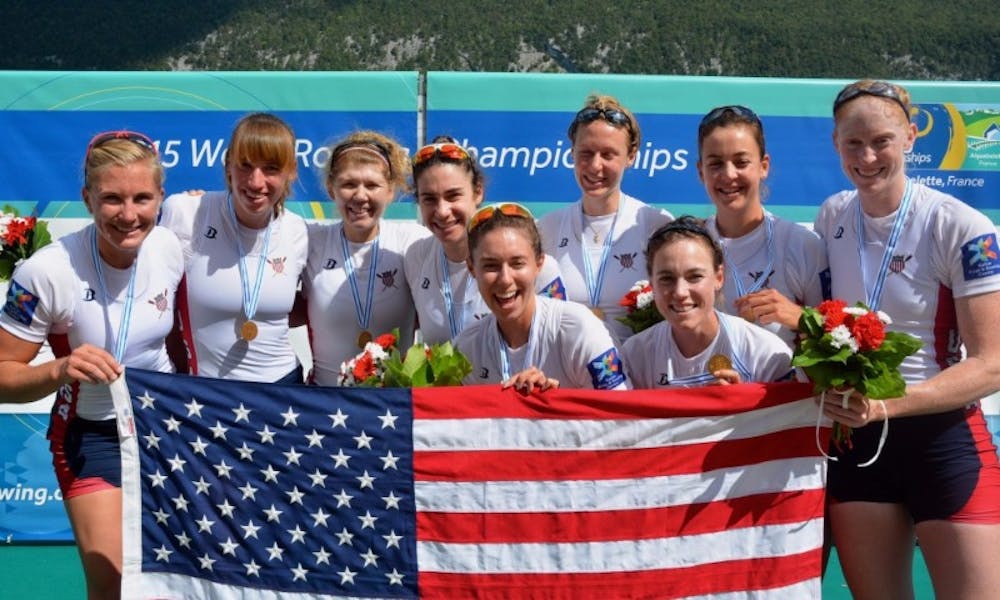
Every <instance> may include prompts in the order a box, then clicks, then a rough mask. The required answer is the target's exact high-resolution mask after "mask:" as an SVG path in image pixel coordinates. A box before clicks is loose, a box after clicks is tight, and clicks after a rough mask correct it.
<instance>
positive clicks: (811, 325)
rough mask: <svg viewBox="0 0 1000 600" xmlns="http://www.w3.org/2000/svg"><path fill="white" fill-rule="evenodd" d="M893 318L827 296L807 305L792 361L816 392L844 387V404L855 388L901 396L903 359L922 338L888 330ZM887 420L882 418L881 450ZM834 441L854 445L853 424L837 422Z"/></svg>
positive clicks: (877, 397)
mask: <svg viewBox="0 0 1000 600" xmlns="http://www.w3.org/2000/svg"><path fill="white" fill-rule="evenodd" d="M891 323H892V320H891V319H890V318H889V316H888V315H887V314H885V313H884V312H882V311H878V312H875V311H872V310H871V309H869V308H868V307H867V306H865V305H864V304H863V303H861V302H859V303H857V304H856V305H855V306H848V305H847V303H846V302H844V301H843V300H826V301H824V302H821V303H820V304H819V306H817V307H816V308H811V307H808V306H807V307H805V308H804V309H803V310H802V317H801V318H800V319H799V332H800V336H799V342H798V345H797V346H796V348H795V353H794V356H793V358H792V365H793V366H796V367H801V368H802V370H803V371H805V373H806V375H807V376H808V377H809V379H810V380H812V382H813V385H814V388H815V390H816V392H818V393H820V394H823V395H824V396H825V394H826V392H827V391H829V390H836V391H838V392H839V393H841V394H842V397H843V400H842V402H843V404H844V405H845V406H846V404H847V398H848V397H849V396H850V390H851V389H854V390H857V391H858V392H860V393H862V394H864V395H865V396H867V397H868V398H871V399H874V400H881V399H887V398H898V397H900V396H902V395H903V394H904V393H905V391H906V382H905V381H903V377H902V375H900V373H899V365H900V364H901V363H902V362H903V359H904V358H906V357H907V356H909V355H911V354H913V353H914V352H916V351H917V350H919V349H920V346H921V345H922V344H921V342H920V340H919V339H917V338H916V337H914V336H912V335H910V334H908V333H901V332H897V331H887V330H886V325H890V324H891ZM887 426H888V421H884V425H883V436H882V440H881V441H880V444H879V449H880V450H881V444H882V443H884V439H885V435H886V433H887V431H888V430H887ZM833 441H834V445H835V446H836V447H837V448H840V447H841V445H842V444H844V445H846V446H847V447H851V430H850V428H849V427H847V426H845V425H841V424H840V423H834V426H833ZM877 456H878V453H876V457H877ZM873 461H874V459H872V461H869V462H868V463H866V464H871V462H873ZM862 466H865V465H862Z"/></svg>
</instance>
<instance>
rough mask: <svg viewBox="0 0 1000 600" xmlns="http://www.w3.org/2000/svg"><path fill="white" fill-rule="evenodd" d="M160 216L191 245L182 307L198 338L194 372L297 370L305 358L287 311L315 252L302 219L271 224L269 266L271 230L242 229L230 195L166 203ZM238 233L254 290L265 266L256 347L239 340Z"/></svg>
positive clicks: (189, 331) (230, 374) (267, 374)
mask: <svg viewBox="0 0 1000 600" xmlns="http://www.w3.org/2000/svg"><path fill="white" fill-rule="evenodd" d="M160 219H161V220H160V222H161V223H162V224H163V225H164V226H166V227H168V228H170V229H171V230H172V231H174V233H176V234H177V237H178V238H180V240H181V244H182V245H183V247H184V258H185V261H186V269H185V271H186V285H185V288H186V294H185V295H184V297H183V298H182V299H179V300H178V302H179V303H181V308H182V311H181V319H182V323H183V325H184V327H185V335H187V336H190V337H193V342H194V348H193V349H192V352H191V354H192V359H191V362H192V371H193V372H197V374H198V375H200V376H203V377H221V378H226V379H237V380H242V381H263V382H270V381H275V380H277V379H280V378H281V377H284V376H285V375H287V374H288V373H289V372H290V371H292V370H293V369H295V367H297V366H298V358H297V357H296V356H295V351H294V350H293V349H292V345H291V342H290V340H289V335H288V313H289V311H291V309H292V303H293V302H294V301H295V292H296V290H297V288H298V285H299V276H300V274H301V273H302V270H303V269H304V268H305V263H306V255H307V252H308V237H307V233H306V224H305V221H304V220H303V219H302V217H300V216H298V215H296V214H293V213H291V212H289V211H288V210H283V211H282V212H281V215H280V216H278V217H276V218H275V219H274V220H273V221H272V223H271V225H270V227H271V239H270V242H269V248H268V252H267V256H266V257H264V259H265V260H264V261H263V262H262V263H261V261H260V257H261V251H262V250H263V247H264V237H265V230H264V229H260V230H258V229H250V228H247V227H244V226H242V225H237V224H235V223H234V222H233V217H232V215H231V214H230V213H229V208H228V207H227V204H226V192H208V193H206V194H204V195H202V196H191V195H188V194H175V195H172V196H170V197H169V198H167V200H166V201H165V202H164V203H163V213H162V216H161V218H160ZM237 234H238V235H239V236H240V241H241V243H242V245H243V250H244V252H246V265H247V275H248V279H249V282H248V283H249V285H250V289H251V290H252V289H253V284H254V282H255V280H256V275H257V269H258V266H260V268H263V269H264V277H263V283H262V284H261V288H260V298H259V301H258V304H257V311H256V313H255V314H254V316H253V321H254V323H256V324H257V328H258V333H257V337H256V338H255V339H253V340H252V341H250V342H246V341H244V340H243V339H242V338H241V337H240V336H239V329H240V326H241V325H242V324H243V321H244V319H243V293H242V290H243V283H242V282H241V279H240V267H239V262H240V253H239V248H238V246H237V242H236V237H235V236H236V235H237ZM195 370H196V371H195Z"/></svg>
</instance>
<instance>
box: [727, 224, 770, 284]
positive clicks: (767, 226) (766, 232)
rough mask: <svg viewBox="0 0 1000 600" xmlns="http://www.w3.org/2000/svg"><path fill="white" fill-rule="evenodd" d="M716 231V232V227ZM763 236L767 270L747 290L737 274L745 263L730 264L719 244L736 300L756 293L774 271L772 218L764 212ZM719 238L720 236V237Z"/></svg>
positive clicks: (730, 261)
mask: <svg viewBox="0 0 1000 600" xmlns="http://www.w3.org/2000/svg"><path fill="white" fill-rule="evenodd" d="M716 230H718V225H716ZM764 235H765V239H766V240H767V243H766V248H767V250H766V251H767V268H766V269H764V273H763V274H761V276H760V277H759V278H758V279H757V280H756V281H754V282H753V283H752V284H750V287H749V288H747V287H744V286H743V281H742V278H741V277H740V274H739V271H741V270H743V267H744V266H745V265H746V263H743V264H741V265H737V264H735V263H734V262H732V260H730V258H729V252H728V251H727V250H726V246H725V244H719V245H720V246H722V255H723V258H725V261H726V266H727V267H730V266H731V267H732V268H729V269H727V270H728V271H729V273H730V275H731V276H732V278H733V283H735V284H736V294H737V297H738V298H742V297H743V296H746V295H747V294H750V293H752V292H756V291H757V290H759V289H760V288H762V287H764V282H765V281H767V277H768V275H769V274H770V273H771V271H772V269H774V218H773V217H772V216H771V215H769V214H767V213H766V212H765V213H764ZM719 237H722V236H721V235H720V236H719Z"/></svg>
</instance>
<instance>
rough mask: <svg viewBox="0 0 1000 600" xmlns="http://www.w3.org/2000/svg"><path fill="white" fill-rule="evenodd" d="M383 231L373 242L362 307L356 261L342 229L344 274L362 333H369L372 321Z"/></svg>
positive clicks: (341, 244) (341, 242) (341, 246)
mask: <svg viewBox="0 0 1000 600" xmlns="http://www.w3.org/2000/svg"><path fill="white" fill-rule="evenodd" d="M381 236H382V233H381V231H380V232H379V233H378V234H377V235H376V236H375V241H374V242H372V262H371V265H369V266H368V294H367V296H366V297H365V299H364V305H363V306H362V300H361V294H360V293H359V290H358V276H357V275H356V274H355V270H354V260H353V259H352V258H351V249H350V247H349V246H348V244H347V236H346V235H344V229H343V227H341V229H340V248H341V250H342V251H343V253H344V272H345V273H347V282H348V283H349V284H350V285H351V296H352V297H353V298H354V312H355V314H356V315H357V317H358V325H360V326H361V330H362V331H368V326H369V324H370V323H371V320H372V304H373V302H374V299H375V274H376V273H377V272H378V247H379V238H380V237H381ZM369 333H370V332H369Z"/></svg>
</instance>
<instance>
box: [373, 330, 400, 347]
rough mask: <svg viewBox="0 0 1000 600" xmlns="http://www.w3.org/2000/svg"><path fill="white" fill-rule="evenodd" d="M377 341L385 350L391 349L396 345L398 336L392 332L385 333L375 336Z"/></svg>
mask: <svg viewBox="0 0 1000 600" xmlns="http://www.w3.org/2000/svg"><path fill="white" fill-rule="evenodd" d="M375 343H376V344H378V345H379V346H381V347H382V349H383V350H389V349H390V348H394V347H395V346H396V336H394V335H392V334H391V333H383V334H382V335H380V336H378V337H377V338H375Z"/></svg>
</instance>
